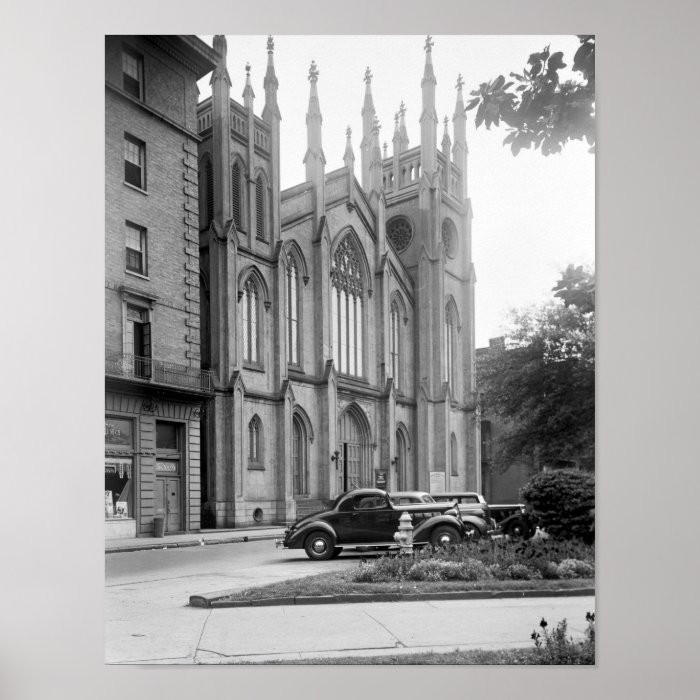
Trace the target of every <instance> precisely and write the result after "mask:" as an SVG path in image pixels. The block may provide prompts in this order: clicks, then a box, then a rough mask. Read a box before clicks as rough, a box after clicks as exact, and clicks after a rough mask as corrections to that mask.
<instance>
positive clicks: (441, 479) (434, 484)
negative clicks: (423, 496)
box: [430, 472, 445, 493]
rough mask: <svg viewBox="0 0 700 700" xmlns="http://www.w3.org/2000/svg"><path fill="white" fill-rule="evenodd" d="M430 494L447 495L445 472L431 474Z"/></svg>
mask: <svg viewBox="0 0 700 700" xmlns="http://www.w3.org/2000/svg"><path fill="white" fill-rule="evenodd" d="M430 493H445V472H430Z"/></svg>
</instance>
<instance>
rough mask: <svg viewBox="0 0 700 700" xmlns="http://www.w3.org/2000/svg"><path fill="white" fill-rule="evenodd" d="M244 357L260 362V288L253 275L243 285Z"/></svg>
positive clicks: (247, 359)
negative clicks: (256, 284)
mask: <svg viewBox="0 0 700 700" xmlns="http://www.w3.org/2000/svg"><path fill="white" fill-rule="evenodd" d="M242 303H243V359H244V360H245V361H247V362H255V363H259V362H260V348H259V333H258V325H259V320H260V317H259V306H260V304H259V298H258V288H257V287H256V286H255V282H254V280H253V278H252V277H249V278H248V281H247V282H246V283H245V285H243V299H242Z"/></svg>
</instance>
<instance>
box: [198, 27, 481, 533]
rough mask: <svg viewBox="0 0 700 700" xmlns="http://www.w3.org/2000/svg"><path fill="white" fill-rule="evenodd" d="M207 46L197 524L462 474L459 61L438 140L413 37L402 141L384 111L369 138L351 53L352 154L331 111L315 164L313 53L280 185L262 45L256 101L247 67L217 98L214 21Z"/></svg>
mask: <svg viewBox="0 0 700 700" xmlns="http://www.w3.org/2000/svg"><path fill="white" fill-rule="evenodd" d="M213 48H214V52H215V54H216V55H217V56H218V57H219V58H218V62H217V63H216V67H215V68H214V70H213V73H212V76H211V96H210V97H207V98H206V99H204V100H202V101H201V102H200V103H199V105H198V107H197V129H196V130H197V135H198V137H199V139H200V141H199V144H198V170H199V228H200V230H199V272H200V274H199V311H200V349H201V367H202V369H203V370H206V371H208V372H210V373H211V375H212V394H211V395H210V397H209V398H208V399H207V401H206V405H205V409H204V415H203V417H202V418H201V431H200V433H201V455H200V457H201V460H200V463H201V479H200V482H201V501H202V527H207V526H209V527H231V526H241V525H246V524H254V523H266V522H267V523H270V522H280V521H286V520H287V521H288V520H292V519H293V518H295V517H297V516H298V515H300V514H303V513H304V512H308V511H309V510H313V509H315V508H317V507H318V506H319V505H321V503H322V502H326V501H329V500H330V499H333V498H334V497H335V496H337V495H338V494H340V493H342V492H343V491H345V490H347V489H350V488H353V487H363V486H375V485H377V486H381V487H382V488H386V489H387V490H408V489H420V490H425V491H443V490H480V488H481V469H480V464H481V458H480V449H481V441H480V435H479V410H478V400H477V393H476V387H475V351H474V284H475V272H474V266H473V263H472V257H471V218H472V214H471V205H470V200H469V198H468V187H467V185H468V182H467V142H466V117H465V113H464V103H463V95H462V81H461V77H460V79H459V80H458V82H457V88H456V100H455V112H454V118H453V136H452V138H451V137H450V135H449V133H448V124H447V120H446V122H445V125H444V133H443V134H442V140H441V141H440V142H438V138H439V136H438V134H439V131H440V127H439V123H438V118H437V114H436V110H435V85H436V78H435V73H434V69H433V63H432V49H433V43H432V41H431V40H430V37H428V39H427V40H426V44H425V47H424V50H425V66H424V73H423V76H422V80H421V83H420V85H421V92H422V96H421V101H422V104H421V117H420V132H421V139H420V144H418V145H416V146H413V147H409V143H408V137H407V132H406V127H405V120H404V110H403V108H402V109H401V110H400V111H399V112H398V113H397V115H396V119H395V124H394V133H393V140H392V145H393V148H392V152H391V154H386V153H385V154H382V151H381V148H380V144H379V125H378V122H377V119H376V114H375V109H374V104H373V99H372V75H371V72H370V71H369V69H368V70H367V72H366V74H365V77H364V80H365V84H366V88H365V99H364V104H363V105H362V106H361V109H362V118H363V128H362V134H361V136H360V139H361V140H360V142H359V164H358V165H357V166H356V158H355V152H354V146H353V135H352V134H351V133H350V129H349V128H348V132H347V146H346V149H345V154H344V158H343V163H344V165H343V167H342V168H339V169H337V170H333V171H328V170H327V168H326V158H325V154H324V149H323V133H322V104H321V100H320V98H319V91H318V87H319V84H318V80H319V74H318V70H317V68H316V66H315V64H313V63H312V65H311V67H310V69H309V74H308V78H309V101H308V110H307V115H306V124H307V143H306V147H305V155H304V164H305V168H306V178H305V182H302V183H300V184H298V185H296V186H294V187H291V188H289V189H286V190H283V191H282V190H281V189H280V148H281V144H280V120H281V113H280V105H278V102H277V90H278V80H277V76H276V74H275V64H274V42H273V40H272V38H270V39H268V45H267V72H266V74H265V79H264V99H263V101H262V109H261V110H260V113H259V114H256V109H257V110H259V108H260V102H256V98H255V95H254V92H253V88H252V85H251V83H250V77H249V75H248V77H247V81H246V86H245V90H244V93H243V102H242V104H241V103H239V102H236V101H235V100H233V99H232V97H231V80H230V77H229V74H228V71H227V68H226V60H227V42H226V39H225V37H223V36H216V37H215V38H214V46H213ZM416 83H418V76H417V80H416ZM358 109H360V105H358ZM285 147H286V148H290V147H292V146H291V145H290V144H286V145H285ZM301 155H302V154H301V153H300V156H301Z"/></svg>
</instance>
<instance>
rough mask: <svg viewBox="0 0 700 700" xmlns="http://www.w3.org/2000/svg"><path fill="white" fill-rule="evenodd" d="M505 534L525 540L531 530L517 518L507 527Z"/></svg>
mask: <svg viewBox="0 0 700 700" xmlns="http://www.w3.org/2000/svg"><path fill="white" fill-rule="evenodd" d="M505 534H506V535H508V536H509V537H510V538H511V539H512V540H525V539H527V538H528V535H529V532H528V528H527V526H526V525H525V523H524V522H522V520H516V521H515V522H513V523H511V524H510V525H509V526H508V527H507V528H506V530H505Z"/></svg>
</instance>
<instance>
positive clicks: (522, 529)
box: [489, 503, 536, 540]
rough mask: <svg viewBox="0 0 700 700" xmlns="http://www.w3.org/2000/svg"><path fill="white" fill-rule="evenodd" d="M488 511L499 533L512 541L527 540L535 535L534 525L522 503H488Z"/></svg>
mask: <svg viewBox="0 0 700 700" xmlns="http://www.w3.org/2000/svg"><path fill="white" fill-rule="evenodd" d="M489 511H490V513H491V516H492V517H493V519H494V520H495V521H496V525H497V526H498V529H499V531H500V532H502V533H503V534H504V535H507V536H508V537H510V538H511V539H514V540H528V539H530V538H531V537H532V536H533V535H534V534H535V529H536V523H535V521H534V520H533V518H532V516H530V515H529V514H528V513H527V512H526V510H525V506H524V505H522V503H516V504H514V505H502V504H493V503H489Z"/></svg>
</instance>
